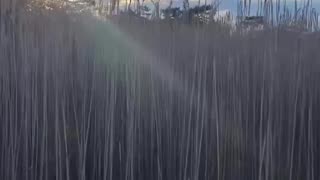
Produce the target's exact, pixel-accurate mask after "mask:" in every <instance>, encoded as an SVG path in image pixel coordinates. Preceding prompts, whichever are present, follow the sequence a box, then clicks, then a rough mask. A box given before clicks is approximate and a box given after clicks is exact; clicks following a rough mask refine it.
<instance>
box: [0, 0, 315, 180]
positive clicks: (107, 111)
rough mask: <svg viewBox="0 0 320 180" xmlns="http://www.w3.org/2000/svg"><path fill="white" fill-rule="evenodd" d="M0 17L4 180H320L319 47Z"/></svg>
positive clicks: (197, 31) (308, 38)
mask: <svg viewBox="0 0 320 180" xmlns="http://www.w3.org/2000/svg"><path fill="white" fill-rule="evenodd" d="M1 2H2V1H1ZM2 12H4V11H1V16H0V20H1V21H0V27H1V28H0V29H1V31H0V38H1V41H0V57H1V58H0V133H1V135H0V177H1V179H4V180H9V179H10V180H18V179H25V180H29V179H30V180H36V179H39V180H45V179H48V180H49V179H50V180H51V179H56V180H58V179H61V180H62V179H66V180H74V179H81V180H85V179H145V180H151V179H152V180H157V179H158V180H160V179H163V180H171V179H172V180H174V179H177V180H178V179H179V180H182V179H184V180H187V179H201V180H204V179H218V180H223V179H225V180H233V179H244V180H247V179H252V180H264V179H279V180H283V179H289V180H293V179H297V180H298V179H306V180H316V179H319V177H320V174H319V171H318V169H319V168H320V164H319V163H320V152H319V151H320V149H319V148H320V144H319V142H320V141H319V139H320V133H318V131H317V130H318V129H319V127H320V123H319V122H320V121H319V118H320V114H319V112H318V109H319V107H320V96H319V95H320V94H319V93H320V86H319V85H318V83H317V82H318V81H319V80H320V79H319V77H320V71H319V69H320V61H319V60H320V52H319V51H318V49H319V48H320V36H319V34H318V33H310V34H303V33H299V32H292V31H287V30H285V29H272V30H265V31H259V32H252V33H249V34H246V35H243V34H242V33H240V32H239V33H238V32H236V33H233V34H230V33H229V31H228V28H227V27H223V26H220V25H217V24H215V25H209V26H199V25H198V26H197V25H192V26H191V25H181V24H178V23H171V24H169V23H146V22H140V21H139V20H132V19H131V20H130V21H127V20H121V19H120V20H118V21H117V22H107V23H103V22H99V21H96V20H94V19H91V18H90V17H80V16H66V15H65V14H61V13H55V12H47V13H45V12H41V13H42V14H41V15H39V14H37V13H35V12H31V13H30V12H28V13H27V12H24V11H16V12H19V13H17V14H15V15H14V16H7V15H5V14H2Z"/></svg>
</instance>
